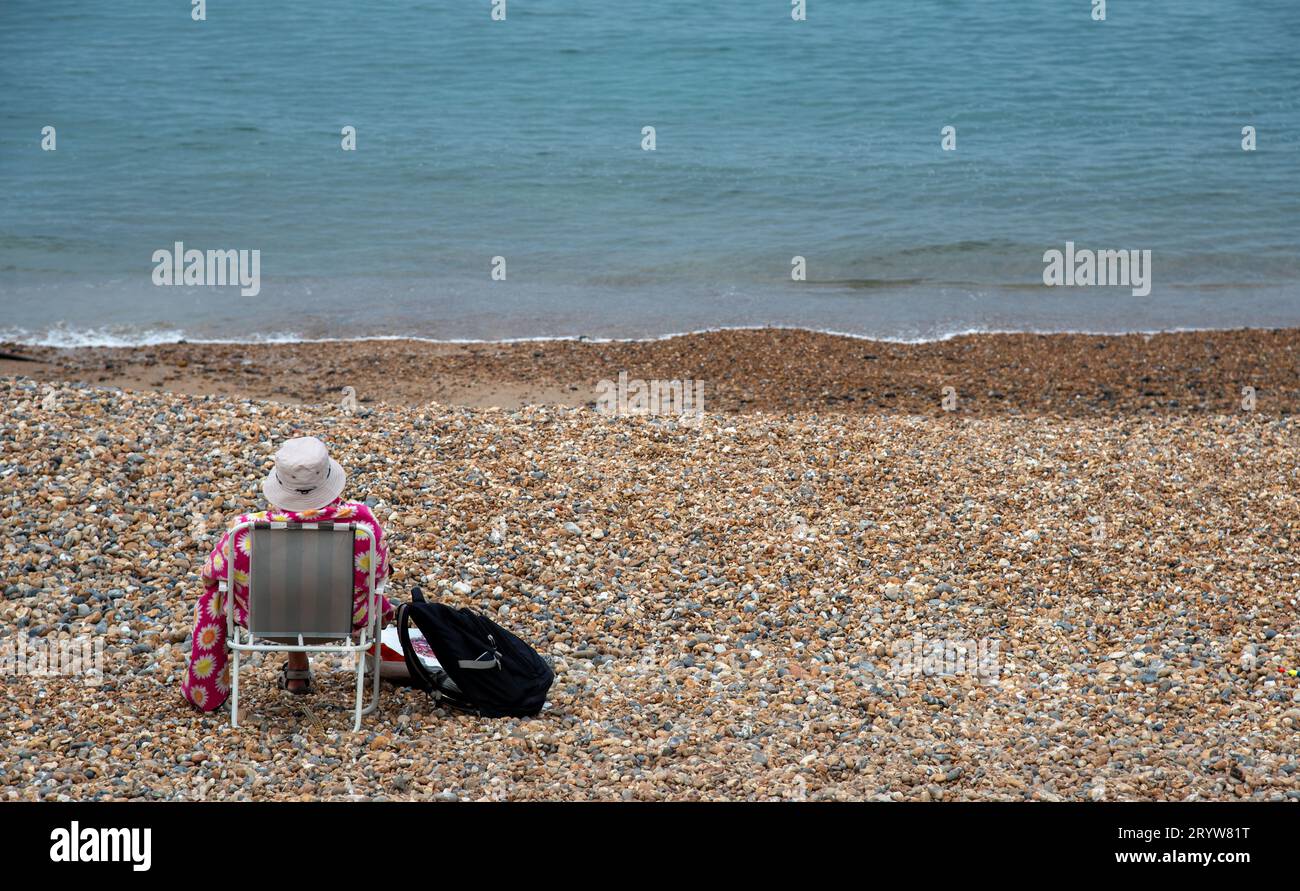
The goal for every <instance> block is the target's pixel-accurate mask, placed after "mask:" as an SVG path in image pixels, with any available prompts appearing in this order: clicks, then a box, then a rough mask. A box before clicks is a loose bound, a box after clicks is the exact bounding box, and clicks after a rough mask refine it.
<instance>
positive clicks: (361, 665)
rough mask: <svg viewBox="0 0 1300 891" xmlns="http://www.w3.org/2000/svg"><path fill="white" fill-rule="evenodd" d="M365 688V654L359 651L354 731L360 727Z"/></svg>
mask: <svg viewBox="0 0 1300 891" xmlns="http://www.w3.org/2000/svg"><path fill="white" fill-rule="evenodd" d="M365 689H366V654H365V653H364V652H359V653H357V710H356V711H357V714H356V721H355V722H354V724H353V727H352V729H353V730H354V731H357V730H360V729H361V704H362V702H363V701H364V699H365Z"/></svg>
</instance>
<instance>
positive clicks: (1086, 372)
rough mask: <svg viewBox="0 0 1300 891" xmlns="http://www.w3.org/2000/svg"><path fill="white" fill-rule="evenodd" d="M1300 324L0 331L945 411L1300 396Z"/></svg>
mask: <svg viewBox="0 0 1300 891" xmlns="http://www.w3.org/2000/svg"><path fill="white" fill-rule="evenodd" d="M1298 344H1300V331H1297V330H1296V329H1281V330H1252V329H1243V330H1238V331H1215V332H1184V333H1169V334H1156V335H1143V334H1130V335H1123V336H1104V335H1083V334H1052V335H1036V334H980V335H970V336H966V337H957V338H953V339H951V340H946V341H940V342H934V343H922V344H899V343H887V342H881V341H870V340H862V339H858V338H853V337H843V336H836V335H830V334H819V333H814V332H808V331H799V330H788V329H759V330H738V331H715V332H707V333H699V334H689V335H683V336H681V337H674V338H668V339H664V340H653V341H636V342H592V341H538V342H527V343H504V344H440V343H428V342H423V341H413V340H396V341H334V342H325V343H305V344H261V345H213V344H192V343H181V344H168V345H160V346H152V347H135V348H84V349H54V348H42V347H24V346H18V345H15V344H4V345H0V353H4V354H6V355H8V356H21V357H24V358H28V359H31V360H33V361H15V360H14V359H12V358H9V359H0V374H14V375H23V376H27V377H33V378H37V379H41V380H68V381H73V380H79V381H84V382H87V383H97V384H102V385H105V386H118V387H124V388H129V389H151V390H166V391H169V392H175V393H189V394H210V395H220V396H235V397H253V398H260V399H274V400H277V401H281V402H324V403H336V402H338V401H339V398H340V396H339V393H340V391H341V390H342V388H343V387H345V386H351V387H353V388H354V389H355V390H356V392H357V395H358V398H359V399H360V400H361V402H362V404H367V403H376V402H389V403H398V404H402V405H420V404H423V403H426V402H430V401H434V402H437V403H440V404H445V405H467V406H474V407H480V408H486V407H493V406H496V407H500V408H519V407H521V406H523V405H528V404H560V405H579V406H580V405H589V404H591V403H592V401H593V400H594V399H595V398H596V393H597V386H598V384H599V382H600V381H602V380H610V381H617V379H618V375H619V373H620V372H626V373H627V375H628V378H629V379H630V380H635V379H641V380H647V381H649V380H665V381H670V380H692V381H702V382H703V384H704V393H705V403H706V408H707V409H708V410H710V411H720V412H755V411H762V412H778V413H788V412H821V413H825V412H835V413H849V414H869V413H875V412H890V413H903V414H926V415H934V414H938V413H940V412H942V411H943V405H942V399H943V392H944V388H946V387H951V388H952V395H953V396H954V397H955V399H956V402H955V405H956V410H957V411H958V412H959V413H961V414H964V415H975V416H981V415H991V414H992V415H1020V414H1025V415H1051V416H1060V417H1067V416H1075V417H1077V416H1089V415H1096V414H1114V413H1120V414H1202V413H1210V414H1222V413H1232V412H1236V411H1239V410H1241V403H1242V399H1243V389H1244V388H1245V387H1252V388H1254V393H1255V404H1256V408H1257V410H1259V411H1262V412H1264V413H1266V414H1270V415H1287V414H1293V413H1295V411H1296V410H1297V408H1300V361H1297V359H1298V358H1300V354H1298V353H1297V345H1298Z"/></svg>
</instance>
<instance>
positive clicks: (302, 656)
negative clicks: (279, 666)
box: [284, 653, 311, 696]
mask: <svg viewBox="0 0 1300 891" xmlns="http://www.w3.org/2000/svg"><path fill="white" fill-rule="evenodd" d="M284 667H285V670H286V671H285V678H284V689H286V690H288V691H289V692H290V693H294V694H297V695H299V696H301V695H302V694H304V693H307V692H308V691H309V690H310V689H311V678H310V677H307V676H301V675H300V676H289V674H288V672H290V671H293V672H299V671H308V670H309V669H310V667H311V664H310V663H309V662H308V661H307V654H306V653H290V654H289V661H288V662H287V663H285V666H284Z"/></svg>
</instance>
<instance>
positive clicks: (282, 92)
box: [0, 0, 1300, 343]
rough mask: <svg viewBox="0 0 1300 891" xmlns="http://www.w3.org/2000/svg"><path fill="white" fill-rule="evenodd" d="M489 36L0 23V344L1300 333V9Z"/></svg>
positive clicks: (656, 8)
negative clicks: (1084, 259) (199, 272)
mask: <svg viewBox="0 0 1300 891" xmlns="http://www.w3.org/2000/svg"><path fill="white" fill-rule="evenodd" d="M492 5H493V4H492V2H491V0H458V2H432V0H424V2H408V0H389V2H383V3H377V2H365V0H313V2H298V3H267V2H265V0H210V2H208V3H207V19H206V21H194V20H193V19H192V18H191V9H190V3H189V2H180V0H178V2H169V3H158V2H139V0H124V2H120V3H112V4H109V3H86V2H71V0H0V194H2V195H3V201H0V338H8V339H18V340H22V341H28V342H42V343H140V342H148V341H156V340H168V339H176V338H179V337H185V338H189V339H218V340H248V339H265V338H327V337H341V338H352V337H373V336H395V335H414V336H421V337H428V338H435V339H449V340H450V339H505V338H527V337H556V336H577V335H587V336H592V337H653V336H658V335H663V334H668V333H673V332H681V331H687V330H696V329H701V328H710V327H719V326H752V325H793V326H801V327H807V328H815V329H823V330H831V331H843V332H851V333H856V334H862V335H868V336H877V337H888V338H902V339H930V338H938V337H944V336H949V335H952V334H955V333H960V332H966V331H981V330H1042V331H1125V330H1155V329H1176V328H1206V327H1210V328H1231V327H1243V326H1250V327H1259V326H1282V325H1287V326H1291V325H1300V3H1297V2H1296V0H1140V2H1139V0H1110V2H1109V3H1108V4H1107V5H1108V10H1107V20H1106V21H1104V22H1097V21H1093V19H1092V16H1091V6H1092V4H1091V3H1090V2H1089V0H1014V2H1013V0H1003V2H991V0H809V2H808V5H807V10H808V18H807V20H806V21H793V20H792V18H791V15H790V10H791V4H790V3H789V2H788V0H710V2H688V0H663V2H653V3H647V2H632V0H613V2H609V0H607V2H596V0H565V2H560V0H550V2H541V0H539V2H531V0H508V3H507V7H506V10H507V14H506V20H505V21H494V20H493V19H492V17H491V14H490V13H491V9H492ZM47 126H52V127H54V128H55V131H54V132H55V136H56V139H57V143H56V146H57V147H56V150H55V151H44V150H43V149H42V129H43V128H45V127H47ZM347 126H352V127H355V128H356V134H357V150H356V151H344V150H342V148H341V144H340V142H341V138H342V137H341V131H342V129H343V128H344V127H347ZM948 126H951V127H953V128H955V132H956V151H944V150H943V147H942V146H941V131H942V130H943V128H944V127H948ZM1247 126H1249V127H1254V128H1255V132H1256V139H1257V149H1256V150H1255V151H1243V149H1242V138H1243V137H1242V129H1243V127H1247ZM644 127H654V128H655V138H656V146H655V150H654V151H645V150H643V148H642V140H643V136H642V134H643V128H644ZM178 241H180V242H183V243H184V244H185V246H186V247H187V248H198V249H222V250H225V249H236V250H238V249H245V250H258V251H260V274H261V290H260V293H258V294H257V295H256V296H241V295H240V294H239V292H238V290H237V289H233V288H216V287H159V286H156V285H154V283H153V275H152V274H153V271H154V262H153V260H152V256H153V254H154V252H155V251H157V250H159V249H170V248H171V247H172V245H173V244H174V243H175V242H178ZM1066 241H1072V242H1074V243H1076V244H1077V245H1079V246H1080V247H1087V248H1094V249H1127V250H1150V251H1151V252H1152V277H1153V286H1152V290H1151V293H1150V294H1149V295H1148V296H1145V297H1135V296H1133V295H1132V293H1131V292H1130V290H1129V289H1127V288H1098V287H1093V288H1047V287H1045V286H1044V285H1043V283H1042V273H1043V266H1044V263H1043V254H1044V252H1045V251H1048V250H1051V249H1053V248H1056V249H1060V248H1062V247H1063V246H1064V244H1065V242H1066ZM795 256H802V257H804V258H805V261H806V265H807V280H806V281H792V280H791V274H790V273H791V261H792V258H793V257H795ZM494 257H504V258H505V264H506V265H505V269H506V278H505V280H504V281H494V280H493V279H492V277H491V275H490V273H491V271H492V268H493V258H494Z"/></svg>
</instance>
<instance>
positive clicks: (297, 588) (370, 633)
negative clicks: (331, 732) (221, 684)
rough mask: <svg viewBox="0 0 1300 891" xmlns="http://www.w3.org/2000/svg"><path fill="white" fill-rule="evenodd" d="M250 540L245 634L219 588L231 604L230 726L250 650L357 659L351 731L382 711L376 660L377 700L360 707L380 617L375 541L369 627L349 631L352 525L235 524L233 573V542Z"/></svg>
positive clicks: (236, 718) (228, 610) (235, 719)
mask: <svg viewBox="0 0 1300 891" xmlns="http://www.w3.org/2000/svg"><path fill="white" fill-rule="evenodd" d="M243 530H248V535H249V548H250V552H249V553H250V559H249V572H248V628H247V630H246V631H244V633H243V634H242V635H241V634H240V630H241V629H240V628H239V626H237V625H236V624H235V609H234V593H233V591H231V590H229V588H228V585H227V584H226V582H224V581H223V582H222V583H221V592H222V594H221V596H222V597H223V599H224V600H225V605H226V637H227V640H229V642H230V649H231V650H232V651H233V657H234V666H233V668H232V670H231V675H230V696H231V702H230V724H231V726H232V727H238V726H239V657H240V654H242V653H250V652H277V653H280V652H283V653H338V654H341V655H347V654H351V655H353V656H355V657H356V660H357V701H356V716H355V722H354V727H353V729H354V730H360V729H361V716H362V715H368V714H370V713H371V712H372V711H374V710H375V707H376V706H378V705H379V663H380V660H379V659H375V660H373V661H374V663H375V670H374V696H373V699H372V700H371V702H370V705H369V706H366V707H365V708H364V709H363V708H362V702H363V698H364V693H363V691H364V689H365V662H366V660H365V652H366V650H367V649H369V648H370V647H371V645H372V644H373V643H374V642H375V641H376V640H379V631H380V622H381V621H382V616H381V615H380V610H379V595H380V592H379V589H377V588H376V587H375V562H376V561H377V559H378V555H377V554H376V552H375V539H374V536H373V535H366V534H365V533H364V532H363V533H362V534H363V535H365V538H366V539H367V540H368V541H369V546H370V572H369V576H368V581H367V589H366V596H367V598H368V599H369V603H370V609H369V612H368V613H367V616H368V618H369V621H368V622H367V623H366V626H365V627H364V628H362V629H360V630H359V631H357V632H353V630H352V603H353V589H352V586H353V542H354V540H355V536H356V534H357V529H356V526H355V524H352V523H272V522H267V521H256V522H248V523H240V524H239V525H237V526H235V527H234V528H233V529H232V530H231V532H230V537H229V539H228V545H227V553H226V566H228V567H233V566H234V565H235V560H234V547H235V539H236V537H237V536H238V535H239V534H240V532H241V531H243Z"/></svg>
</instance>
